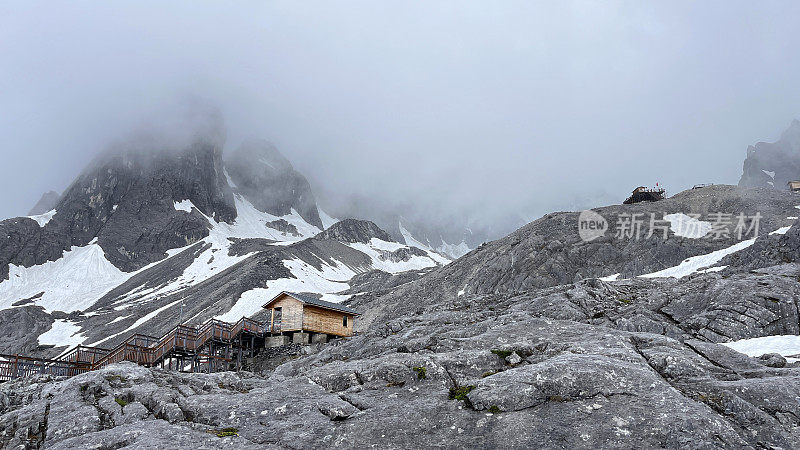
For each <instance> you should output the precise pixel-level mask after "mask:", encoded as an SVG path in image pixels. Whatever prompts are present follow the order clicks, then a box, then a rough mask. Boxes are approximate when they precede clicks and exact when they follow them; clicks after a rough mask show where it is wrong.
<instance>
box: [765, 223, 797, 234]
mask: <svg viewBox="0 0 800 450" xmlns="http://www.w3.org/2000/svg"><path fill="white" fill-rule="evenodd" d="M790 228H792V226H791V225H789V226H788V227H780V228H778V229H777V230H775V231H773V232H772V233H770V236H772V235H775V234H786V232H787V231H789V229H790Z"/></svg>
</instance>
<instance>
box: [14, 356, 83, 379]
mask: <svg viewBox="0 0 800 450" xmlns="http://www.w3.org/2000/svg"><path fill="white" fill-rule="evenodd" d="M90 370H92V369H91V368H90V367H89V366H86V365H80V364H77V363H74V362H69V361H61V360H57V359H44V358H32V357H29V356H21V355H3V354H0V381H9V380H13V379H15V378H22V377H28V376H32V375H48V374H49V375H56V376H68V377H71V376H75V375H78V374H81V373H84V372H88V371H90Z"/></svg>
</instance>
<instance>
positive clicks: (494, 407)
mask: <svg viewBox="0 0 800 450" xmlns="http://www.w3.org/2000/svg"><path fill="white" fill-rule="evenodd" d="M489 412H490V413H492V414H500V413H501V412H503V411H502V410H501V409H500V408H498V407H497V405H492V406H490V407H489Z"/></svg>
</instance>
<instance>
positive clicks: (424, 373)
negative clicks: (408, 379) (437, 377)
mask: <svg viewBox="0 0 800 450" xmlns="http://www.w3.org/2000/svg"><path fill="white" fill-rule="evenodd" d="M411 370H413V371H414V372H416V373H417V379H418V380H424V379H426V378H428V370H427V369H426V368H424V367H412V368H411Z"/></svg>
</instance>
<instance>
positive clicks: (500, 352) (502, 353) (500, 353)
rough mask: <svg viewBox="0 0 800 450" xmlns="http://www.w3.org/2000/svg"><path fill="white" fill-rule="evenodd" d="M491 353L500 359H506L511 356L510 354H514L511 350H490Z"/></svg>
mask: <svg viewBox="0 0 800 450" xmlns="http://www.w3.org/2000/svg"><path fill="white" fill-rule="evenodd" d="M492 353H494V354H495V355H497V356H499V357H500V359H506V358H508V357H509V356H511V354H512V353H514V351H513V350H500V349H494V350H492Z"/></svg>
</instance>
